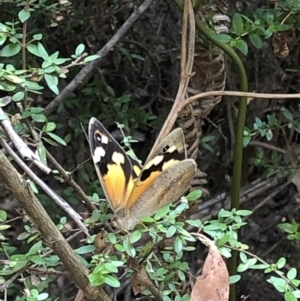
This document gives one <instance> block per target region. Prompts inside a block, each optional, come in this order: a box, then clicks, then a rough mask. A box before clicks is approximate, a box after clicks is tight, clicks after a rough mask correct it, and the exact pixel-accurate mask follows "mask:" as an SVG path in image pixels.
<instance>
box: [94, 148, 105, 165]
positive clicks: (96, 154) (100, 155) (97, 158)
mask: <svg viewBox="0 0 300 301" xmlns="http://www.w3.org/2000/svg"><path fill="white" fill-rule="evenodd" d="M104 156H105V150H104V148H103V147H96V148H95V151H94V155H93V159H94V162H95V163H98V162H100V161H101V158H103V157H104Z"/></svg>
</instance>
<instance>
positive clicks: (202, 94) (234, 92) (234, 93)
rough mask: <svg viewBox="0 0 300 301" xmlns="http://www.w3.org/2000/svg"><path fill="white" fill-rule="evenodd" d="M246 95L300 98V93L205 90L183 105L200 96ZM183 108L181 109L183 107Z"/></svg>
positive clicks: (253, 96) (268, 97)
mask: <svg viewBox="0 0 300 301" xmlns="http://www.w3.org/2000/svg"><path fill="white" fill-rule="evenodd" d="M220 95H221V96H225V95H226V96H246V97H252V98H267V99H270V98H271V99H283V98H287V99H292V98H300V93H296V94H267V93H250V92H249V93H248V92H240V91H210V92H204V93H199V94H197V95H194V96H192V97H190V98H188V99H186V100H185V102H184V103H183V106H182V108H183V107H185V106H186V105H188V104H190V103H193V102H194V101H196V100H198V99H199V98H204V97H209V96H220ZM182 108H181V109H182Z"/></svg>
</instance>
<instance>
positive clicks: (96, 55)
mask: <svg viewBox="0 0 300 301" xmlns="http://www.w3.org/2000/svg"><path fill="white" fill-rule="evenodd" d="M98 58H100V56H99V55H98V54H94V55H89V56H87V57H86V58H85V59H84V60H83V62H84V63H89V62H91V61H94V60H97V59H98Z"/></svg>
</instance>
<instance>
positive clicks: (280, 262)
mask: <svg viewBox="0 0 300 301" xmlns="http://www.w3.org/2000/svg"><path fill="white" fill-rule="evenodd" d="M276 264H277V267H278V269H282V268H283V267H284V266H285V264H286V259H285V258H284V257H281V258H279V260H278V261H277V263H276Z"/></svg>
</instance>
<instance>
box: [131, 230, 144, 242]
mask: <svg viewBox="0 0 300 301" xmlns="http://www.w3.org/2000/svg"><path fill="white" fill-rule="evenodd" d="M141 237H142V234H141V232H140V231H134V232H132V233H131V235H130V238H129V241H130V243H132V244H134V243H135V242H137V241H139V240H140V238H141Z"/></svg>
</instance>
